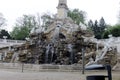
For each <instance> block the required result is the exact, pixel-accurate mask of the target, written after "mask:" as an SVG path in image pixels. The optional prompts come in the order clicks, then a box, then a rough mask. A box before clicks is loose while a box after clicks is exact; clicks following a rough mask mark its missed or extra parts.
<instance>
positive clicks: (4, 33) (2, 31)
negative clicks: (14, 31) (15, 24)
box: [0, 29, 11, 39]
mask: <svg viewBox="0 0 120 80" xmlns="http://www.w3.org/2000/svg"><path fill="white" fill-rule="evenodd" d="M3 36H6V37H7V39H11V37H10V34H9V33H8V31H6V30H4V29H3V30H1V31H0V38H1V39H3Z"/></svg>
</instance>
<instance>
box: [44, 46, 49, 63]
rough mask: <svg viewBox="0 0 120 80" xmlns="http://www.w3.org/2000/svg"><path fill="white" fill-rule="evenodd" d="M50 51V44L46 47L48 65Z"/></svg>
mask: <svg viewBox="0 0 120 80" xmlns="http://www.w3.org/2000/svg"><path fill="white" fill-rule="evenodd" d="M49 51H50V44H48V45H47V47H46V52H45V63H48V54H49Z"/></svg>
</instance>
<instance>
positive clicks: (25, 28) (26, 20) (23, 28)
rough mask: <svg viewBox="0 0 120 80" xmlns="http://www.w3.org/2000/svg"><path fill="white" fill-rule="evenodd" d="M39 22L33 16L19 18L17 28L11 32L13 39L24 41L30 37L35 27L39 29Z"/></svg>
mask: <svg viewBox="0 0 120 80" xmlns="http://www.w3.org/2000/svg"><path fill="white" fill-rule="evenodd" d="M38 26H39V25H38V22H37V21H36V17H35V16H33V15H23V17H21V18H18V20H17V22H16V26H15V27H14V29H13V31H12V32H11V37H12V38H13V39H18V40H24V39H25V38H26V37H28V36H29V33H30V31H31V29H32V28H33V27H38Z"/></svg>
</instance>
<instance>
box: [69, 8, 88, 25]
mask: <svg viewBox="0 0 120 80" xmlns="http://www.w3.org/2000/svg"><path fill="white" fill-rule="evenodd" d="M68 17H70V18H72V20H73V21H74V22H75V23H76V24H78V25H79V24H80V22H81V23H83V24H85V18H86V12H85V11H79V9H73V10H69V11H68Z"/></svg>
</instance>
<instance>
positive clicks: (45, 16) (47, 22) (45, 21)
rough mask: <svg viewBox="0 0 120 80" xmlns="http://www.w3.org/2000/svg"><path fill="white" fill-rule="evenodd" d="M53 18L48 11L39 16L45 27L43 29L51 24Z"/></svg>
mask: <svg viewBox="0 0 120 80" xmlns="http://www.w3.org/2000/svg"><path fill="white" fill-rule="evenodd" d="M53 18H54V17H52V16H51V15H50V14H48V13H45V14H43V15H42V16H41V20H42V22H43V25H42V26H43V27H45V29H47V28H48V26H49V25H50V24H51V23H53Z"/></svg>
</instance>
